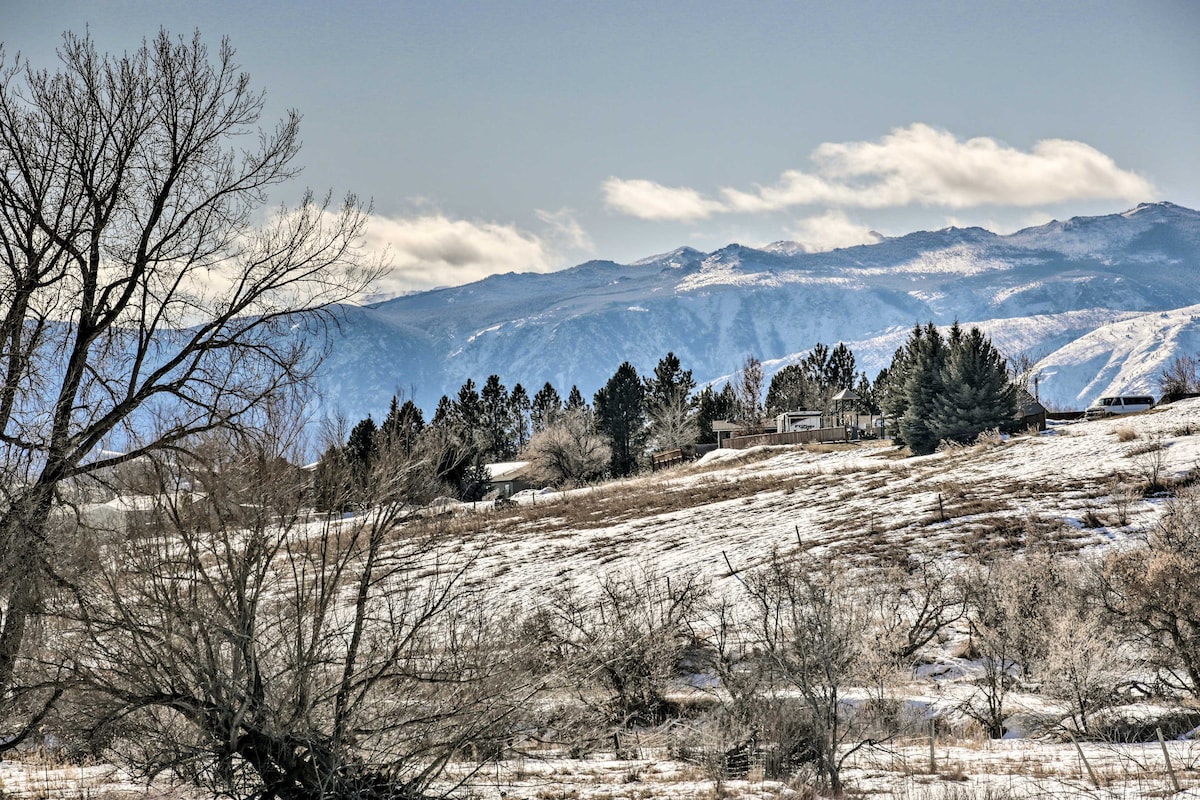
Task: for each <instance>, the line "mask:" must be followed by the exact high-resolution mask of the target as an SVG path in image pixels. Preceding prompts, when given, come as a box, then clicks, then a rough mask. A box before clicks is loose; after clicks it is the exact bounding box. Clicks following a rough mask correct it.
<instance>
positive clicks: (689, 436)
mask: <svg viewBox="0 0 1200 800" xmlns="http://www.w3.org/2000/svg"><path fill="white" fill-rule="evenodd" d="M647 416H648V417H649V419H650V449H651V451H653V452H657V451H660V450H670V449H672V448H675V447H686V446H687V445H692V444H695V443H696V440H697V439H698V438H700V425H699V420H698V419H697V417H696V407H695V404H694V403H693V402H692V401H691V399H690V398H689V397H688V396H687V395H686V394H684V393H682V392H673V393H671V394H670V395H669V396H668V397H666V398H665V399H652V400H651V401H650V402H649V404H648V409H647Z"/></svg>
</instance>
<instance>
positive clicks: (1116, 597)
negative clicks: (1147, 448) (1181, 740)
mask: <svg viewBox="0 0 1200 800" xmlns="http://www.w3.org/2000/svg"><path fill="white" fill-rule="evenodd" d="M1100 593H1101V599H1102V600H1103V603H1104V606H1105V608H1106V610H1107V611H1108V613H1110V614H1111V615H1112V617H1113V619H1114V620H1115V622H1116V623H1117V625H1118V626H1119V630H1121V631H1122V632H1123V633H1124V634H1125V635H1126V636H1130V637H1132V638H1133V640H1134V641H1136V642H1138V643H1139V644H1140V645H1142V647H1143V648H1144V652H1145V656H1146V658H1147V661H1148V664H1149V665H1150V666H1151V667H1153V668H1154V669H1155V670H1156V671H1157V673H1158V677H1159V680H1160V681H1162V683H1163V684H1164V685H1166V686H1167V687H1169V688H1171V689H1174V690H1177V691H1184V692H1187V693H1189V694H1191V695H1192V696H1193V697H1200V493H1198V492H1197V491H1196V490H1195V489H1194V488H1188V489H1185V490H1183V491H1181V492H1180V494H1179V495H1178V496H1177V497H1175V498H1173V499H1172V500H1171V501H1170V505H1169V506H1168V509H1167V513H1166V514H1165V515H1164V516H1163V518H1162V520H1161V521H1160V523H1159V525H1158V527H1157V528H1156V529H1155V530H1154V531H1152V532H1151V533H1150V535H1149V536H1147V538H1146V541H1145V543H1144V544H1142V545H1141V546H1140V547H1136V548H1132V549H1129V550H1124V551H1121V552H1118V553H1114V554H1112V555H1111V556H1109V557H1108V558H1107V559H1105V562H1104V568H1103V571H1102V573H1101V585H1100Z"/></svg>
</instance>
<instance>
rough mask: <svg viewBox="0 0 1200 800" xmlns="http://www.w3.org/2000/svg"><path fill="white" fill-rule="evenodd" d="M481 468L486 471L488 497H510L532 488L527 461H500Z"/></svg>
mask: <svg viewBox="0 0 1200 800" xmlns="http://www.w3.org/2000/svg"><path fill="white" fill-rule="evenodd" d="M483 468H484V469H486V470H487V471H488V481H489V483H488V492H487V496H488V497H512V496H513V495H514V494H516V493H517V492H521V491H524V490H526V489H532V488H534V483H533V481H532V480H530V478H531V475H530V471H531V470H530V462H528V461H502V462H500V463H498V464H484V466H483Z"/></svg>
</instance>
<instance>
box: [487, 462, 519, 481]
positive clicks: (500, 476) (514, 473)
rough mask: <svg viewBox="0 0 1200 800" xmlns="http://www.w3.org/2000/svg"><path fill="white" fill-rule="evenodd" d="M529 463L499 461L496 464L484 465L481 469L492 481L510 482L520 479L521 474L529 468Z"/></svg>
mask: <svg viewBox="0 0 1200 800" xmlns="http://www.w3.org/2000/svg"><path fill="white" fill-rule="evenodd" d="M529 463H530V462H528V461H501V462H499V463H496V464H484V465H483V468H484V469H486V470H487V471H488V476H489V477H490V478H491V479H492V481H511V480H513V479H514V478H519V477H521V473H523V472H524V471H525V470H526V469H528V468H529Z"/></svg>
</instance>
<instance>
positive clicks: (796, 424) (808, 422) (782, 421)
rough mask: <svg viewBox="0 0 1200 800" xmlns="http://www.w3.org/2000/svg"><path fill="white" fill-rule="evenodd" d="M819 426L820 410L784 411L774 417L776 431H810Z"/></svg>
mask: <svg viewBox="0 0 1200 800" xmlns="http://www.w3.org/2000/svg"><path fill="white" fill-rule="evenodd" d="M820 427H821V412H820V411H785V412H783V413H782V414H780V415H779V416H777V417H775V432H776V433H795V432H796V431H812V430H816V429H817V428H820Z"/></svg>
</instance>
